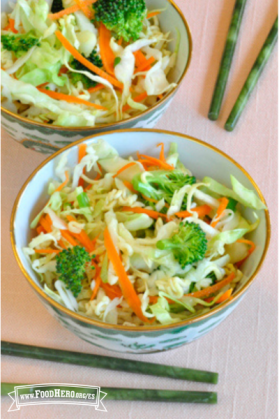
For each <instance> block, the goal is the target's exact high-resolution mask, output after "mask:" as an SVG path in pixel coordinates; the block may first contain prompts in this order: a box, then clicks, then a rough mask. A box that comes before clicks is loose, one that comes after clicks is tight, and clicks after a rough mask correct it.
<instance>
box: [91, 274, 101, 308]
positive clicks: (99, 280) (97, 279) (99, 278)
mask: <svg viewBox="0 0 279 419" xmlns="http://www.w3.org/2000/svg"><path fill="white" fill-rule="evenodd" d="M95 281H96V282H95V287H94V289H93V292H92V295H91V297H90V301H92V300H94V298H95V297H96V295H97V292H98V290H99V288H100V285H101V282H102V281H101V277H100V273H99V272H98V276H97V278H96V279H95Z"/></svg>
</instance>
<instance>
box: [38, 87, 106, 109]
mask: <svg viewBox="0 0 279 419" xmlns="http://www.w3.org/2000/svg"><path fill="white" fill-rule="evenodd" d="M37 89H38V90H39V91H40V92H41V93H44V94H45V95H48V96H49V97H51V98H52V99H56V100H65V102H69V103H78V104H79V105H86V106H89V107H91V108H95V109H100V110H103V111H107V108H105V107H104V106H101V105H97V104H96V103H91V102H88V100H84V99H80V98H79V97H76V96H71V95H65V94H64V93H58V92H53V91H52V90H46V89H41V88H37Z"/></svg>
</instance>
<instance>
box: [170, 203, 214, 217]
mask: <svg viewBox="0 0 279 419" xmlns="http://www.w3.org/2000/svg"><path fill="white" fill-rule="evenodd" d="M192 211H195V212H197V213H198V217H199V218H202V217H204V216H205V215H208V214H209V213H210V212H211V211H212V208H210V206H209V205H200V206H199V207H195V208H192ZM175 215H176V216H177V217H179V218H185V217H191V216H192V215H193V214H191V213H190V212H189V211H179V212H176V213H175Z"/></svg>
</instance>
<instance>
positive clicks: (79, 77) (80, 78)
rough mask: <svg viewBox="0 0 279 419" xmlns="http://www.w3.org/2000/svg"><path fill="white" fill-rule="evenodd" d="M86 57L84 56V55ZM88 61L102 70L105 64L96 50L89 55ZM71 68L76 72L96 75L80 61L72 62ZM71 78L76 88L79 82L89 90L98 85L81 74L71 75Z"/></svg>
mask: <svg viewBox="0 0 279 419" xmlns="http://www.w3.org/2000/svg"><path fill="white" fill-rule="evenodd" d="M83 56H84V55H83ZM85 58H86V59H87V60H88V61H90V62H91V63H92V64H94V65H95V66H97V67H99V68H101V67H103V62H102V60H101V58H100V57H99V55H98V53H97V51H96V49H94V50H93V51H92V52H91V54H90V55H89V57H85ZM71 67H72V68H74V69H75V70H78V71H88V72H89V73H92V74H94V75H95V73H93V71H90V70H88V68H87V67H85V66H84V65H83V64H81V63H80V62H79V61H78V60H76V59H74V60H73V61H72V62H71ZM70 77H71V81H72V83H73V84H74V85H75V86H76V85H77V83H78V82H79V81H81V82H82V83H83V86H84V88H85V89H89V87H95V86H96V85H97V83H96V82H95V81H93V80H91V79H89V78H88V77H86V76H85V75H84V74H79V73H71V75H70Z"/></svg>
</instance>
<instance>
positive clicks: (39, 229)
mask: <svg viewBox="0 0 279 419" xmlns="http://www.w3.org/2000/svg"><path fill="white" fill-rule="evenodd" d="M36 231H37V233H38V234H41V233H45V229H44V228H43V227H42V226H38V227H37V228H36Z"/></svg>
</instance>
